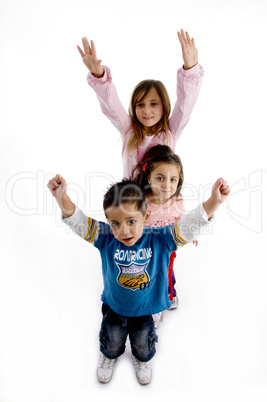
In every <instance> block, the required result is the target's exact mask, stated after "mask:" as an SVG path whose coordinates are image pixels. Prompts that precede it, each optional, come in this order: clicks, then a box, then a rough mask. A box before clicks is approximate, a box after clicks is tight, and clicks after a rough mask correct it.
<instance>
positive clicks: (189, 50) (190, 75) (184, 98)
mask: <svg viewBox="0 0 267 402" xmlns="http://www.w3.org/2000/svg"><path fill="white" fill-rule="evenodd" d="M177 35H178V38H179V41H180V44H181V48H182V55H183V61H184V65H183V67H181V68H179V70H178V72H177V89H176V94H177V100H176V102H175V105H174V108H173V111H172V115H171V118H170V120H169V129H170V133H171V136H172V140H173V143H174V145H175V143H176V141H177V140H178V138H179V137H180V135H181V134H182V131H183V129H184V128H185V126H186V125H187V123H188V121H189V119H190V116H191V113H192V111H193V109H194V106H195V103H196V101H197V98H198V95H199V91H200V88H201V83H202V80H203V76H204V69H203V67H202V66H201V65H200V64H199V63H198V50H197V48H196V46H195V41H194V39H193V38H192V39H191V38H190V36H189V33H188V32H186V33H184V31H183V30H181V31H180V32H177Z"/></svg>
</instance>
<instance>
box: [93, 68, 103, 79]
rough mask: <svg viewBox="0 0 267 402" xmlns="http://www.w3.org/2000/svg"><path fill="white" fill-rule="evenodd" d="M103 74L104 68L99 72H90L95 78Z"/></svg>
mask: <svg viewBox="0 0 267 402" xmlns="http://www.w3.org/2000/svg"><path fill="white" fill-rule="evenodd" d="M104 74H105V70H104V69H102V72H101V73H100V72H99V73H97V72H94V73H92V75H93V76H94V77H95V78H102V77H103V76H104Z"/></svg>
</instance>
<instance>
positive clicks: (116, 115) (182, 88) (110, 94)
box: [87, 64, 204, 178]
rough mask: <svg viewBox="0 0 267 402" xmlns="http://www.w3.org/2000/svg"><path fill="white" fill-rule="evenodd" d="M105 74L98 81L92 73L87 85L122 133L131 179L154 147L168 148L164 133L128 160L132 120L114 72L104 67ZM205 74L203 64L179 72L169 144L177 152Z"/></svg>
mask: <svg viewBox="0 0 267 402" xmlns="http://www.w3.org/2000/svg"><path fill="white" fill-rule="evenodd" d="M103 67H104V70H105V73H104V76H103V77H101V78H96V77H94V76H93V75H92V74H91V73H90V72H89V74H88V76H87V82H88V84H89V85H90V87H91V88H93V90H94V91H95V93H96V96H97V98H98V100H99V102H100V106H101V109H102V112H103V113H104V115H105V116H106V117H107V118H108V119H109V120H110V121H111V123H112V124H113V125H114V126H115V127H116V128H117V129H118V130H119V132H120V134H121V137H122V158H123V175H124V177H127V178H130V177H131V174H132V170H133V168H134V167H135V166H136V165H137V163H139V162H140V161H141V160H142V159H143V157H144V154H145V153H146V152H147V151H148V150H149V149H150V148H152V147H153V146H155V145H158V144H166V141H165V134H164V132H161V133H159V134H158V135H155V136H145V138H144V141H143V142H142V143H141V144H140V145H139V146H138V147H137V148H136V149H134V150H133V151H131V153H130V154H129V155H128V156H127V157H126V151H127V143H128V141H129V139H130V138H131V137H132V135H133V129H132V124H131V117H130V116H129V115H128V113H126V111H125V109H124V107H123V106H122V104H121V102H120V100H119V97H118V94H117V91H116V88H115V86H114V84H113V81H112V76H111V72H110V69H109V68H108V67H106V66H103ZM203 75H204V70H203V67H202V66H201V65H200V64H197V65H196V66H194V67H192V68H191V69H190V70H184V69H183V68H180V69H179V70H178V72H177V90H176V92H177V100H176V102H175V105H174V108H173V112H172V115H171V117H170V119H169V121H168V125H169V131H168V142H167V144H168V145H169V147H170V148H171V149H173V150H175V145H176V142H177V140H178V138H179V137H180V135H181V133H182V131H183V129H184V127H185V126H186V124H187V123H188V121H189V119H190V115H191V113H192V110H193V108H194V105H195V103H196V100H197V97H198V94H199V90H200V86H201V82H202V79H203Z"/></svg>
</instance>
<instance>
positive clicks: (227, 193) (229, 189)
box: [222, 186, 231, 195]
mask: <svg viewBox="0 0 267 402" xmlns="http://www.w3.org/2000/svg"><path fill="white" fill-rule="evenodd" d="M230 193H231V188H230V186H227V187H226V188H225V189H224V190H223V191H222V194H223V195H229V194H230Z"/></svg>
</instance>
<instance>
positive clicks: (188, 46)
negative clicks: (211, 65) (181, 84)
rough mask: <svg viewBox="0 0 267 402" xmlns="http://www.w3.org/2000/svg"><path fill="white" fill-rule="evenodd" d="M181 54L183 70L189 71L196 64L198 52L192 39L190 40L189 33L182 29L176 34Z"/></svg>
mask: <svg viewBox="0 0 267 402" xmlns="http://www.w3.org/2000/svg"><path fill="white" fill-rule="evenodd" d="M177 35H178V38H179V41H180V44H181V47H182V53H183V60H184V69H185V70H189V69H190V68H192V67H194V66H195V65H196V64H197V63H198V50H197V48H196V46H195V42H194V38H192V39H190V36H189V33H188V32H184V31H183V29H181V31H180V32H179V31H178V32H177Z"/></svg>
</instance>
